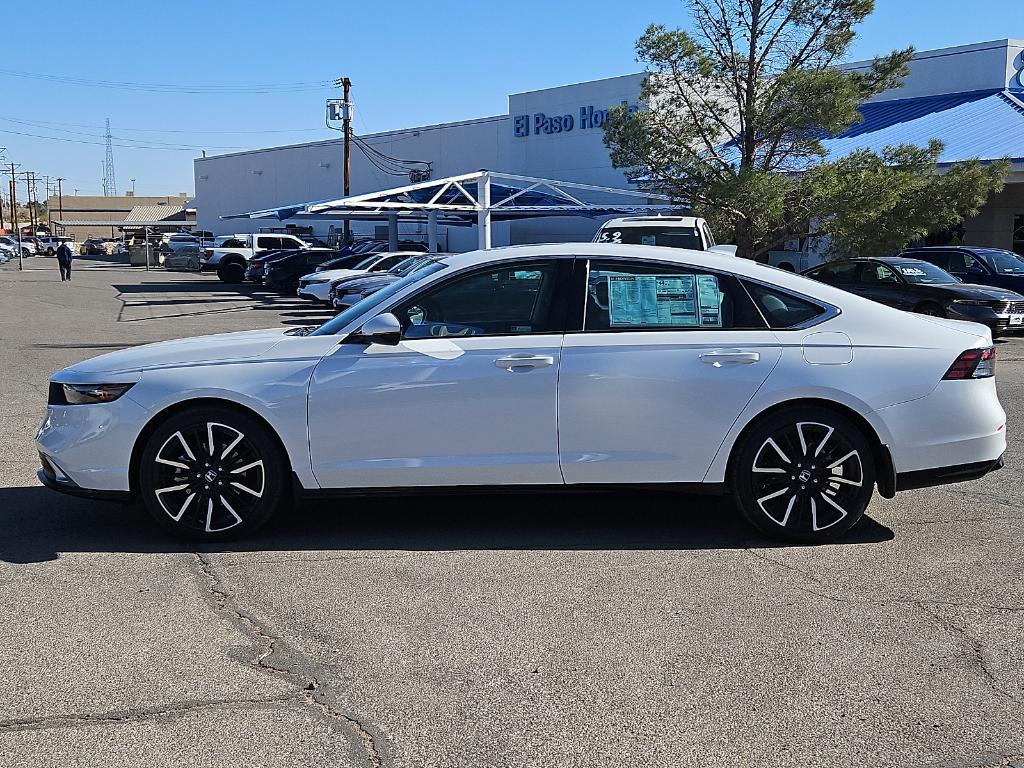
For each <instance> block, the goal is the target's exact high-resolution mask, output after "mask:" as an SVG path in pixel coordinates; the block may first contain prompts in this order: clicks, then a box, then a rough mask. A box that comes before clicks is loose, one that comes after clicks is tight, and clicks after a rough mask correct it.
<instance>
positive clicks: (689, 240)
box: [597, 227, 704, 251]
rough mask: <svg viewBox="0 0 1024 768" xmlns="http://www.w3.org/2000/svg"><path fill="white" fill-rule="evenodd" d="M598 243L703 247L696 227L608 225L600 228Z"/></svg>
mask: <svg viewBox="0 0 1024 768" xmlns="http://www.w3.org/2000/svg"><path fill="white" fill-rule="evenodd" d="M597 242H599V243H625V244H626V245H662V246H665V247H666V248H690V249H691V250H694V251H700V250H703V249H704V245H703V243H701V240H700V232H698V231H697V228H696V227H610V228H608V229H602V230H601V234H600V235H598V237H597Z"/></svg>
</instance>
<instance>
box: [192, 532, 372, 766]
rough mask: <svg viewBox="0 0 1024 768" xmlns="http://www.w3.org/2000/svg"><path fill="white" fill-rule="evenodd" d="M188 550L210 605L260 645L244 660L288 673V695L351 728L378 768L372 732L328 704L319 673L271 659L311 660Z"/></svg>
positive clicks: (308, 665)
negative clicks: (291, 691) (243, 605)
mask: <svg viewBox="0 0 1024 768" xmlns="http://www.w3.org/2000/svg"><path fill="white" fill-rule="evenodd" d="M192 554H193V557H194V558H195V563H196V565H197V567H198V570H199V573H200V575H201V576H203V577H205V579H206V580H207V581H208V582H209V587H208V591H209V597H210V600H211V602H212V603H213V607H214V609H215V610H216V611H217V612H219V613H222V614H224V615H225V616H227V617H228V618H229V619H230V620H231V621H232V623H234V624H235V625H236V626H237V627H239V628H240V629H241V630H242V632H243V633H244V634H246V635H249V636H250V637H251V638H252V639H253V640H255V641H257V642H259V643H261V644H262V645H263V649H262V650H261V651H260V652H259V653H258V654H257V655H256V657H255V658H253V659H252V660H250V661H249V662H248V663H250V664H253V665H255V666H256V667H258V668H260V669H263V670H265V671H267V672H270V673H272V674H276V675H283V676H286V677H288V678H289V679H290V680H291V681H292V682H293V683H295V684H296V685H297V686H299V687H300V691H299V692H298V694H297V695H296V696H293V697H292V698H297V699H298V700H301V701H302V702H304V703H306V704H308V705H310V706H312V707H313V708H315V709H317V710H318V711H319V712H320V713H321V714H322V715H324V716H325V717H327V718H329V719H331V720H334V721H335V722H338V723H341V724H343V725H344V726H346V730H348V731H352V732H354V733H355V735H356V736H357V737H358V739H359V741H360V743H361V744H362V746H363V749H364V751H365V752H366V758H367V761H368V763H369V765H370V766H372V768H381V766H382V765H383V761H382V759H381V755H380V750H379V749H378V747H377V742H376V739H375V738H374V736H373V734H372V733H371V732H370V731H369V729H368V728H367V726H366V725H364V724H363V723H362V721H360V720H359V719H358V718H355V717H352V716H351V715H347V714H345V713H344V712H342V711H341V710H339V709H337V708H335V707H333V706H331V704H330V703H328V702H327V701H326V700H325V699H326V696H325V694H324V693H323V692H322V691H321V690H320V689H321V687H322V683H321V682H320V676H319V675H316V674H312V673H311V672H307V673H305V674H303V673H301V672H297V671H295V670H294V669H291V668H290V667H285V666H279V665H278V662H277V661H276V660H274V661H272V659H273V657H275V656H281V657H287V656H290V657H292V658H293V660H294V661H295V663H296V665H297V666H302V667H306V668H310V669H312V668H313V667H314V664H313V662H311V661H310V660H309V659H308V658H306V657H305V656H304V655H303V654H301V653H300V652H298V651H296V650H294V649H292V648H288V647H287V646H286V644H285V643H284V641H282V640H281V639H280V638H278V637H275V636H274V635H273V634H271V633H270V631H269V630H268V629H267V628H266V627H264V626H263V625H262V624H261V623H260V622H259V621H257V620H256V619H255V618H253V617H252V616H250V615H249V614H247V613H245V612H243V611H242V610H241V609H240V608H239V607H238V605H237V604H236V602H235V600H234V598H233V597H232V595H231V593H230V592H229V591H228V589H227V587H226V586H225V585H224V581H223V579H222V578H221V577H220V576H218V575H217V574H216V573H215V572H214V570H213V564H212V563H211V562H210V560H209V559H208V558H206V557H204V556H203V555H202V554H200V553H199V552H193V553H192ZM282 663H286V661H283V662H282Z"/></svg>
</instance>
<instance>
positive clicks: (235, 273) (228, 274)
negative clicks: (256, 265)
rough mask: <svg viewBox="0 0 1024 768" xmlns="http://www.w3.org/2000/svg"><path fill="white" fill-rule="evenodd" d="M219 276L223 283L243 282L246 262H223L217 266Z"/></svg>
mask: <svg viewBox="0 0 1024 768" xmlns="http://www.w3.org/2000/svg"><path fill="white" fill-rule="evenodd" d="M217 277H219V278H220V279H221V282H223V283H241V282H244V281H245V264H243V263H242V262H240V261H229V262H227V263H224V262H221V264H219V265H218V266H217Z"/></svg>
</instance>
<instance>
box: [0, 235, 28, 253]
mask: <svg viewBox="0 0 1024 768" xmlns="http://www.w3.org/2000/svg"><path fill="white" fill-rule="evenodd" d="M0 244H3V245H4V246H6V247H7V248H10V249H11V250H12V251H13V252H14V255H15V256H17V255H18V249H19V248H20V249H21V255H22V256H26V257H27V256H35V255H36V246H35V243H33V242H32V241H31V240H27V239H23V240H22V241H21V243H20V244H19V242H18V236H17V235H0Z"/></svg>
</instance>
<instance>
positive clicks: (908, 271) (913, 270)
mask: <svg viewBox="0 0 1024 768" xmlns="http://www.w3.org/2000/svg"><path fill="white" fill-rule="evenodd" d="M896 269H898V270H899V271H900V273H901V274H904V275H916V276H918V277H924V275H925V271H924V270H923V269H921V268H920V267H899V266H898V267H896Z"/></svg>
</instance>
